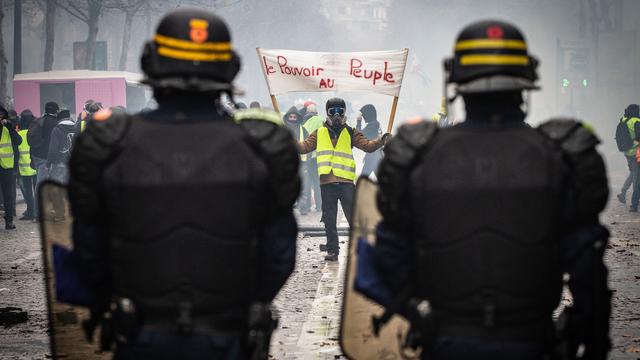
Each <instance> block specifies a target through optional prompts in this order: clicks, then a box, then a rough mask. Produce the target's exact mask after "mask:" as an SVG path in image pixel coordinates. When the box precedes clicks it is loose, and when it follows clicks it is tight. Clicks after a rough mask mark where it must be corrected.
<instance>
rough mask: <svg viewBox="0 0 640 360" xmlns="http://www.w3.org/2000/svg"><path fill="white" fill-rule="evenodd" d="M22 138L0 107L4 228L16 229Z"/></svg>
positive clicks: (0, 178) (0, 172)
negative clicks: (17, 175) (17, 182)
mask: <svg viewBox="0 0 640 360" xmlns="http://www.w3.org/2000/svg"><path fill="white" fill-rule="evenodd" d="M21 143H22V138H21V137H20V135H19V134H18V132H17V131H16V128H15V126H14V125H13V124H12V123H11V122H10V121H9V113H8V111H7V110H6V109H5V108H4V107H2V106H0V190H1V191H2V200H3V205H4V206H3V207H4V228H5V229H6V230H13V229H15V228H16V226H15V224H14V223H13V217H14V216H15V212H16V177H15V174H16V172H17V171H18V166H19V159H20V152H19V150H18V147H19V146H20V144H21Z"/></svg>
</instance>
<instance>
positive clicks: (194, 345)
mask: <svg viewBox="0 0 640 360" xmlns="http://www.w3.org/2000/svg"><path fill="white" fill-rule="evenodd" d="M243 340H244V339H243V337H241V336H214V335H196V334H194V335H188V336H187V335H177V334H167V333H162V332H155V331H145V330H143V331H141V332H140V334H139V335H138V337H137V338H136V341H135V342H134V343H133V344H127V345H119V346H118V349H117V350H116V352H115V355H114V357H113V358H114V360H137V359H157V360H165V359H166V360H174V359H216V360H222V359H224V360H227V359H228V360H235V359H238V360H242V359H248V358H249V356H248V355H247V354H246V353H245V349H244V346H243Z"/></svg>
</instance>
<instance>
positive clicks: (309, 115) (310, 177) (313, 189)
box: [302, 100, 324, 211]
mask: <svg viewBox="0 0 640 360" xmlns="http://www.w3.org/2000/svg"><path fill="white" fill-rule="evenodd" d="M302 120H303V125H302V126H303V127H304V129H305V130H307V133H309V134H311V133H313V132H314V131H316V130H318V129H319V128H320V127H322V123H323V122H324V119H323V118H322V116H320V115H318V105H317V104H316V103H315V102H313V101H311V100H308V101H306V102H305V103H304V115H303V116H302ZM308 155H309V156H310V159H309V161H307V181H308V183H309V194H311V193H313V200H314V201H313V202H314V203H315V204H316V211H322V197H321V196H320V176H319V175H318V163H317V161H316V153H315V152H312V153H310V154H308Z"/></svg>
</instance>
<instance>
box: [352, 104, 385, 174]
mask: <svg viewBox="0 0 640 360" xmlns="http://www.w3.org/2000/svg"><path fill="white" fill-rule="evenodd" d="M363 119H364V122H365V123H366V125H365V127H364V129H363V128H362V120H363ZM356 129H357V130H358V131H362V134H363V135H364V136H366V137H367V139H369V140H373V139H375V138H377V137H378V136H380V133H381V132H380V123H379V122H378V112H377V111H376V108H375V106H373V105H372V104H367V105H365V106H363V107H362V108H360V116H358V121H357V124H356ZM380 159H382V151H380V150H377V151H374V152H372V153H367V154H366V155H365V156H364V160H363V165H362V172H361V173H360V174H361V175H362V176H369V175H371V173H372V172H374V171H375V170H376V169H377V168H378V163H380Z"/></svg>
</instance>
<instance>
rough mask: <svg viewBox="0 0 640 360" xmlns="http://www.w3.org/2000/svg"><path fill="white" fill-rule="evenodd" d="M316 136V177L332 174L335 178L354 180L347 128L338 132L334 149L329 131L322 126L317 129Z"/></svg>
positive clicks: (351, 151)
mask: <svg viewBox="0 0 640 360" xmlns="http://www.w3.org/2000/svg"><path fill="white" fill-rule="evenodd" d="M317 136H318V138H317V146H316V151H317V161H318V175H327V174H329V173H331V172H333V175H335V176H338V177H341V178H344V179H348V180H352V181H353V180H355V178H356V162H355V160H354V159H353V150H352V148H351V134H349V131H348V130H347V128H344V129H342V131H341V132H340V136H338V142H337V143H336V146H335V148H334V147H333V143H332V142H331V137H330V136H329V129H327V128H326V127H324V126H323V127H321V128H319V129H318V133H317Z"/></svg>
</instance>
